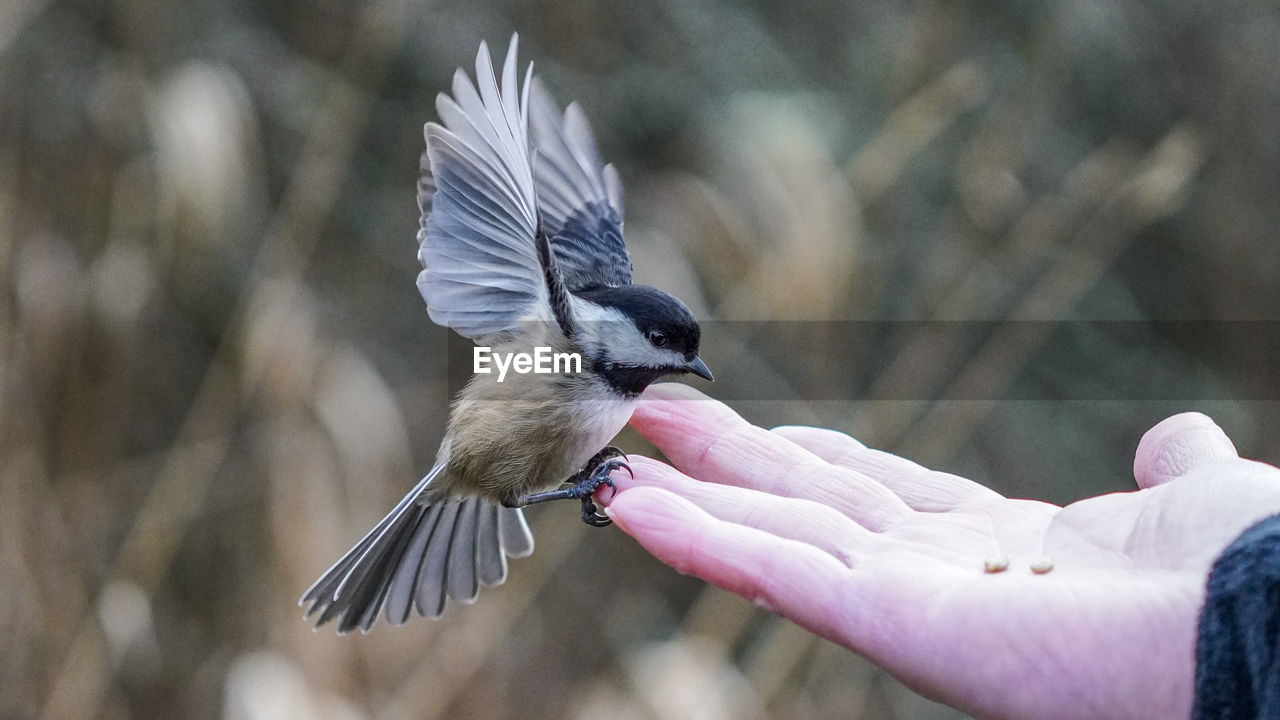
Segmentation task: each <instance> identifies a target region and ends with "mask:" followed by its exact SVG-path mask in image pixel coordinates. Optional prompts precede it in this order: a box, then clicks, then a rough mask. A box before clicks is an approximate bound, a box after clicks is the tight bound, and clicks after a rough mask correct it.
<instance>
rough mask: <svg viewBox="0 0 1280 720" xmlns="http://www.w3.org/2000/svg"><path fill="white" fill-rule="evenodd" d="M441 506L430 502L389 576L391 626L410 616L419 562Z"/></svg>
mask: <svg viewBox="0 0 1280 720" xmlns="http://www.w3.org/2000/svg"><path fill="white" fill-rule="evenodd" d="M440 507H441V506H440V505H439V504H436V505H432V506H431V508H430V509H429V510H428V511H427V514H426V516H425V517H424V518H423V519H422V522H421V523H419V525H418V528H417V530H416V531H414V534H413V538H412V540H410V542H409V545H408V547H407V548H406V549H405V551H404V557H403V559H401V561H400V565H399V566H398V567H397V568H396V569H395V572H394V574H393V575H392V576H391V582H390V588H389V590H388V591H387V620H389V621H391V624H392V625H403V624H404V623H405V621H406V620H408V619H409V611H410V610H412V609H413V593H414V590H415V589H416V588H417V585H418V575H419V573H421V572H422V561H423V558H424V557H426V553H427V543H428V542H429V541H430V539H431V535H432V531H434V530H435V527H436V521H437V520H439V519H440Z"/></svg>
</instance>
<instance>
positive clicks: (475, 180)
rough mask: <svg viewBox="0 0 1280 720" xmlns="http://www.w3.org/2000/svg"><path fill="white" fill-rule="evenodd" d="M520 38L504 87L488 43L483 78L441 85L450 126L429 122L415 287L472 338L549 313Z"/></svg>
mask: <svg viewBox="0 0 1280 720" xmlns="http://www.w3.org/2000/svg"><path fill="white" fill-rule="evenodd" d="M517 45H518V38H516V37H515V36H513V37H512V40H511V45H510V47H509V48H508V51H507V57H506V61H505V63H504V65H503V71H502V84H501V88H502V89H501V91H500V90H499V85H498V80H497V78H495V76H494V72H493V65H492V63H491V61H490V58H489V50H488V47H487V46H486V45H485V44H483V43H481V45H480V50H479V52H477V54H476V82H475V83H474V84H473V83H472V82H471V80H470V79H469V78H468V77H467V75H466V73H465V72H462V71H461V70H459V71H458V72H457V73H455V75H454V81H453V97H449V96H447V95H443V94H442V95H441V96H440V97H439V98H437V102H436V109H437V112H438V113H439V115H440V119H441V121H442V122H443V123H444V126H443V127H442V126H440V125H436V124H434V123H428V124H427V126H426V130H425V136H426V141H427V151H426V153H425V154H424V156H423V166H422V169H421V171H420V175H419V183H418V192H419V195H418V204H419V207H420V209H421V211H422V220H421V230H420V231H419V233H418V242H419V249H418V259H419V261H421V262H422V265H423V268H424V269H423V271H422V272H421V273H420V274H419V276H418V289H419V290H420V292H421V293H422V297H423V299H424V300H425V301H426V303H427V309H428V312H429V314H430V315H431V319H432V320H433V321H435V322H437V323H439V324H441V325H444V326H446V327H450V328H453V329H454V330H456V331H457V332H459V333H460V334H462V335H464V336H466V337H470V338H482V337H484V336H487V335H492V334H494V333H498V332H501V331H504V330H510V329H513V328H515V327H516V326H517V324H518V322H519V321H520V320H521V319H522V318H524V317H526V316H528V315H530V314H535V315H539V316H541V315H543V314H544V313H542V312H540V310H541V308H542V307H543V306H544V305H545V296H546V292H545V290H544V288H543V284H542V273H541V268H540V266H539V264H538V259H537V255H536V252H535V248H534V235H535V231H536V227H537V225H536V224H537V213H538V209H537V196H536V192H535V190H534V181H533V170H532V167H531V166H530V155H529V147H528V105H529V80H528V78H529V77H530V75H529V73H527V72H526V80H525V86H524V89H523V92H521V90H520V87H519V83H518V78H517V74H516V52H517Z"/></svg>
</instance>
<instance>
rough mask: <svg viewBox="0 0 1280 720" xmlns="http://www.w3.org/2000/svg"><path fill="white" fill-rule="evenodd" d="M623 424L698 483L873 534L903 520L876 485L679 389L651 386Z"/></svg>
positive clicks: (894, 501) (899, 505) (897, 503)
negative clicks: (748, 493)
mask: <svg viewBox="0 0 1280 720" xmlns="http://www.w3.org/2000/svg"><path fill="white" fill-rule="evenodd" d="M631 425H632V426H633V427H635V428H636V430H638V431H639V432H640V434H641V435H644V436H645V437H646V438H648V439H649V440H650V441H652V442H653V443H654V444H655V445H657V446H658V449H660V450H662V452H663V454H665V455H666V456H667V457H668V458H670V459H671V462H672V463H674V464H675V466H676V467H677V468H679V469H680V470H681V471H683V472H684V473H685V474H687V475H690V476H693V477H695V478H697V479H699V480H703V481H707V482H713V483H719V484H722V485H736V486H738V487H745V488H751V489H754V490H759V491H761V492H767V493H770V494H773V495H780V496H783V497H795V498H804V499H808V500H812V501H814V502H818V503H821V504H823V505H827V506H830V507H832V508H835V509H836V510H838V511H840V512H842V513H844V514H845V515H847V516H848V517H850V518H852V519H853V520H854V521H855V522H857V523H859V524H861V525H863V526H864V527H866V528H869V529H871V530H875V531H880V530H883V529H885V528H887V527H888V526H889V525H891V524H893V523H894V522H896V521H897V520H899V519H901V518H903V517H905V516H906V515H908V514H910V513H911V509H910V508H909V507H907V505H906V503H904V502H903V501H902V500H901V499H900V498H899V497H898V496H897V495H894V494H893V492H891V491H890V490H889V489H888V488H886V487H885V486H884V485H881V484H880V483H877V482H874V481H872V480H871V479H869V478H867V477H866V476H864V475H862V474H860V473H858V472H855V471H853V470H848V469H845V468H840V467H836V466H834V465H831V464H830V463H826V462H823V461H822V460H821V459H819V458H818V457H817V456H815V455H814V454H813V453H811V452H809V451H808V450H805V449H804V448H802V447H800V446H798V445H796V444H795V443H792V442H789V441H787V440H784V439H783V438H781V437H779V436H777V435H775V434H773V433H771V432H769V431H768V430H765V429H763V428H759V427H756V426H754V425H752V424H750V423H748V422H747V421H746V420H743V419H742V418H741V417H739V416H738V414H737V413H735V412H734V411H733V410H730V409H729V407H728V406H726V405H724V404H723V403H720V402H716V401H714V400H711V399H709V398H707V396H705V395H703V394H702V393H699V392H698V391H696V390H694V389H693V388H690V387H688V386H686V385H679V384H676V383H663V384H660V385H654V386H651V387H650V388H649V389H648V390H646V391H645V395H644V401H643V402H641V403H640V405H639V406H638V407H637V408H636V411H635V413H634V414H633V415H632V416H631Z"/></svg>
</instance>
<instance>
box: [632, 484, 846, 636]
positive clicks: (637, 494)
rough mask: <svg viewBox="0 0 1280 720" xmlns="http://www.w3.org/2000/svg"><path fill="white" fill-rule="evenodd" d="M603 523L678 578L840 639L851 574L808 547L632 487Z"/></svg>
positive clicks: (669, 495) (681, 500)
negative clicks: (684, 575) (615, 528)
mask: <svg viewBox="0 0 1280 720" xmlns="http://www.w3.org/2000/svg"><path fill="white" fill-rule="evenodd" d="M607 513H608V515H609V517H610V518H612V519H613V521H614V522H615V523H616V524H617V525H618V527H620V528H622V530H623V531H624V532H626V533H627V534H628V535H631V536H632V537H634V538H635V539H636V540H637V541H638V542H639V543H640V544H641V545H642V546H644V548H645V549H646V550H648V551H649V552H651V553H653V555H654V557H656V558H658V559H659V560H661V561H662V562H664V563H667V564H668V565H670V566H672V567H673V568H675V569H676V570H677V571H679V572H682V573H687V574H690V575H696V576H698V577H700V578H702V579H703V580H706V581H707V582H709V583H711V584H713V585H715V586H717V587H720V588H723V589H725V590H728V591H730V592H733V593H737V594H738V595H741V596H743V597H745V598H747V599H748V600H750V601H752V602H753V603H755V604H757V605H760V606H762V607H764V608H767V609H769V610H773V611H775V612H777V613H779V614H781V615H783V616H784V617H787V618H790V619H791V620H793V621H795V622H796V623H798V624H800V625H802V626H804V627H806V628H808V629H809V630H812V631H813V632H815V633H817V634H819V635H822V636H823V637H827V638H832V639H836V638H838V637H839V636H840V635H841V632H840V631H841V630H842V621H843V617H842V616H843V615H844V613H845V610H846V609H847V608H854V607H859V606H861V605H862V604H863V602H861V601H860V600H859V599H858V598H855V597H852V592H851V591H852V590H853V589H855V587H856V584H855V583H851V582H849V580H850V578H851V575H850V573H851V571H850V570H849V568H847V567H845V566H844V565H843V564H841V563H840V562H839V561H837V560H836V559H835V558H833V557H831V556H830V555H828V554H827V553H825V552H822V551H821V550H819V549H818V548H815V547H813V546H812V545H809V544H807V543H803V542H799V541H797V540H792V539H789V538H782V537H778V536H776V535H771V534H769V533H767V532H764V531H763V530H759V529H756V528H751V527H746V526H744V525H738V524H736V523H731V522H725V521H723V520H717V519H716V518H714V517H712V516H711V515H709V514H707V513H706V512H704V511H702V510H701V509H699V508H698V507H697V506H695V505H694V504H693V503H690V502H689V501H688V500H685V499H684V498H682V497H679V496H677V495H675V494H673V493H670V492H667V491H665V490H661V489H658V488H650V487H637V488H633V489H631V490H628V491H627V492H624V493H619V495H618V497H617V498H616V499H615V500H614V501H613V504H612V505H611V506H610V507H609V509H608V510H607Z"/></svg>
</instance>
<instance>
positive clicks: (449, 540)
mask: <svg viewBox="0 0 1280 720" xmlns="http://www.w3.org/2000/svg"><path fill="white" fill-rule="evenodd" d="M459 505H460V503H449V504H448V505H446V506H445V508H444V509H443V510H441V511H440V520H439V521H437V523H436V532H438V533H439V537H433V538H432V539H433V540H434V541H435V542H430V543H427V552H426V554H425V555H424V556H423V558H422V574H421V575H420V576H419V577H418V590H417V593H416V595H415V598H414V602H415V603H416V604H417V606H418V612H419V613H421V614H422V615H423V616H424V617H429V618H438V617H440V614H441V613H443V612H444V601H445V573H446V572H448V570H449V548H450V546H452V545H453V537H454V536H453V528H454V526H456V525H457V524H458V509H459Z"/></svg>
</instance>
